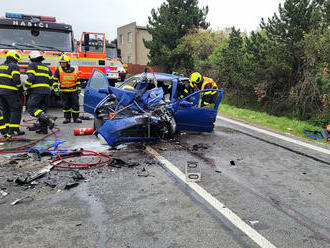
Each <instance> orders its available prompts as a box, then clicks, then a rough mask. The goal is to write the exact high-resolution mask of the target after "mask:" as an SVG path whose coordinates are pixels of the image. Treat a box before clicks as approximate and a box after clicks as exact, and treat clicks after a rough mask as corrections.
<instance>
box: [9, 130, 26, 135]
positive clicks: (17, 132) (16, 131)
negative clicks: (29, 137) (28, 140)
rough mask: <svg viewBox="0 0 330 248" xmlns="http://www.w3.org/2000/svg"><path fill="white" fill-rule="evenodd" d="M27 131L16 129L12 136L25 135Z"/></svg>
mask: <svg viewBox="0 0 330 248" xmlns="http://www.w3.org/2000/svg"><path fill="white" fill-rule="evenodd" d="M24 134H25V132H24V131H21V130H15V131H12V133H11V135H12V136H20V135H24Z"/></svg>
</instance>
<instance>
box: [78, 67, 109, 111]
mask: <svg viewBox="0 0 330 248" xmlns="http://www.w3.org/2000/svg"><path fill="white" fill-rule="evenodd" d="M109 86H110V85H109V82H108V80H107V78H106V76H105V75H104V73H103V72H101V71H100V70H97V69H94V70H93V72H92V74H91V76H90V78H89V79H88V82H87V86H86V87H85V91H84V111H85V112H87V113H90V114H94V112H95V108H96V106H97V105H98V103H99V102H101V101H102V100H103V99H104V98H105V97H106V96H107V94H106V93H105V92H104V91H101V92H99V89H108V87H109Z"/></svg>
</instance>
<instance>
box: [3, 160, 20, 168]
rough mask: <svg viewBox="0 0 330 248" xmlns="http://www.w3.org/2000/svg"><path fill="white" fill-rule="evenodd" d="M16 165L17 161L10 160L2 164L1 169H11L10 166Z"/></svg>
mask: <svg viewBox="0 0 330 248" xmlns="http://www.w3.org/2000/svg"><path fill="white" fill-rule="evenodd" d="M16 164H18V163H17V162H16V161H15V160H10V161H9V162H6V163H3V164H0V167H10V166H12V165H16Z"/></svg>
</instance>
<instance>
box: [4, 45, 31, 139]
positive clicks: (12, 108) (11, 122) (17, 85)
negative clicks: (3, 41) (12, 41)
mask: <svg viewBox="0 0 330 248" xmlns="http://www.w3.org/2000/svg"><path fill="white" fill-rule="evenodd" d="M20 61H21V55H20V54H19V53H18V52H16V51H14V50H10V51H8V52H7V54H6V61H5V63H4V64H2V65H0V110H1V112H2V113H1V115H0V132H1V133H2V134H3V136H4V137H5V138H10V137H11V136H17V135H24V134H25V133H24V132H23V131H20V130H19V127H20V122H21V118H22V107H23V94H22V93H23V87H22V84H21V80H20V71H19V67H18V65H17V63H18V62H20Z"/></svg>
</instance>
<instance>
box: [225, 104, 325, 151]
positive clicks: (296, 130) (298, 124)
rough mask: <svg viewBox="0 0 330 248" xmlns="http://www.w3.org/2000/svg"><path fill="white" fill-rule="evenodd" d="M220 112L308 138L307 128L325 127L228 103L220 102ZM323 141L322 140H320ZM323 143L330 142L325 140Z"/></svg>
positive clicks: (318, 128) (317, 128)
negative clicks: (305, 131)
mask: <svg viewBox="0 0 330 248" xmlns="http://www.w3.org/2000/svg"><path fill="white" fill-rule="evenodd" d="M219 113H220V114H223V115H226V116H230V117H233V118H237V119H241V120H245V121H248V122H251V123H254V124H257V125H260V126H264V127H269V128H271V129H274V130H278V131H281V132H284V133H290V134H293V135H296V136H300V137H303V138H306V139H311V140H314V141H315V139H312V138H310V137H309V136H307V135H306V134H305V133H304V129H306V130H321V129H324V127H321V126H315V125H312V124H310V123H308V122H305V121H299V120H295V119H289V118H287V117H277V116H273V115H269V114H267V113H265V112H257V111H253V110H249V109H241V108H237V107H234V106H231V105H228V104H220V107H219ZM320 142H322V141H320ZM323 143H328V144H329V145H330V143H329V142H325V141H323Z"/></svg>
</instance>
